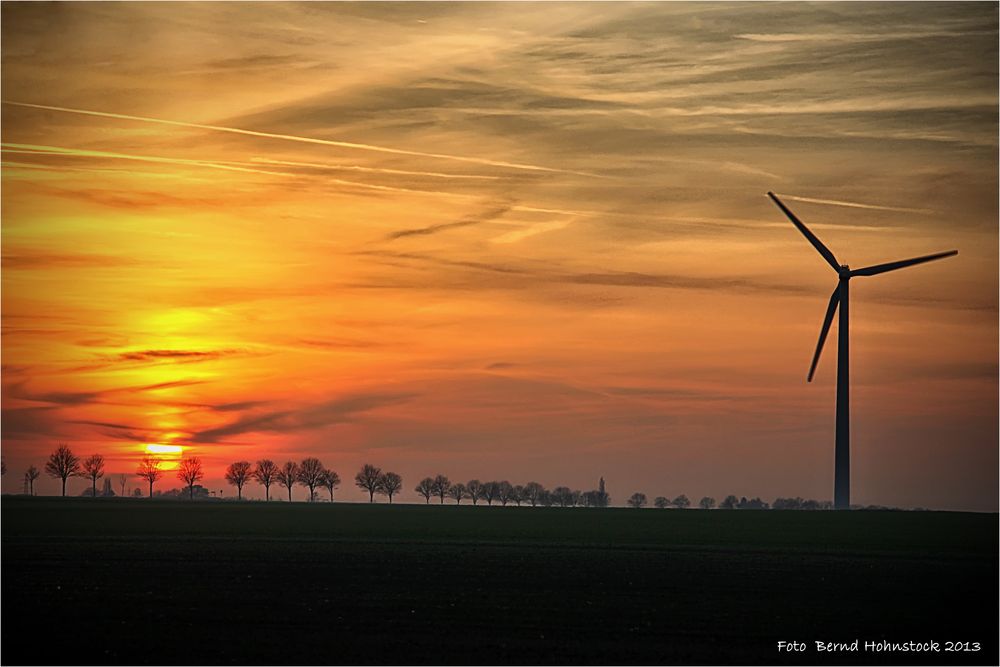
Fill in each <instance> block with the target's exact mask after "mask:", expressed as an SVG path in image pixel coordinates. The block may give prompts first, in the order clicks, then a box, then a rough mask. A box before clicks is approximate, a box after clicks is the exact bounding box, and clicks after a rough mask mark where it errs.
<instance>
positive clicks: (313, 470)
mask: <svg viewBox="0 0 1000 667" xmlns="http://www.w3.org/2000/svg"><path fill="white" fill-rule="evenodd" d="M324 471H326V468H324V467H323V464H322V463H320V460H319V459H317V458H308V459H303V460H302V463H300V464H299V477H298V479H299V484H301V485H302V486H304V487H306V488H307V489H309V502H312V501H313V500H315V499H316V487H317V486H319V485H320V483H321V482H322V481H323V472H324Z"/></svg>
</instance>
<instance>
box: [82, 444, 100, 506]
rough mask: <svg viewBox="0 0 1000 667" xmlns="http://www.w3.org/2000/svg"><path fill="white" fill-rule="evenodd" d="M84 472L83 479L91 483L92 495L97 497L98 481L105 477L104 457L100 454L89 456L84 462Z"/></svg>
mask: <svg viewBox="0 0 1000 667" xmlns="http://www.w3.org/2000/svg"><path fill="white" fill-rule="evenodd" d="M82 467H83V471H82V472H81V473H80V476H81V477H86V478H88V479H89V480H90V482H91V495H92V496H93V497H94V498H96V497H97V480H98V479H100V478H101V477H104V457H103V456H101V455H100V454H93V455H91V456H88V457H87V458H86V459H85V460H84V461H83V466H82Z"/></svg>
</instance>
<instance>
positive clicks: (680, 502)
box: [674, 493, 691, 510]
mask: <svg viewBox="0 0 1000 667" xmlns="http://www.w3.org/2000/svg"><path fill="white" fill-rule="evenodd" d="M674 507H676V508H677V509H679V510H686V509H687V508H689V507H691V501H690V500H688V497H687V496H685V495H684V494H683V493H682V494H681V495H679V496H677V497H676V498H674Z"/></svg>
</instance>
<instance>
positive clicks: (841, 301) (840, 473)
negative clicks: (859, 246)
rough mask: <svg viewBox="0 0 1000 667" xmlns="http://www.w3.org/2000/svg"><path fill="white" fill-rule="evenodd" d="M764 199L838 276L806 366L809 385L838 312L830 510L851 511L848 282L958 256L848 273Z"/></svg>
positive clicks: (796, 222)
mask: <svg viewBox="0 0 1000 667" xmlns="http://www.w3.org/2000/svg"><path fill="white" fill-rule="evenodd" d="M767 196H768V197H770V198H771V199H772V200H774V203H775V204H777V205H778V208H780V209H781V210H782V212H784V214H785V215H787V216H788V219H789V220H791V221H792V224H794V225H795V226H796V227H797V228H798V230H799V231H800V232H802V235H803V236H805V237H806V239H807V240H808V241H809V243H811V244H812V246H813V247H814V248H816V250H817V251H818V252H819V254H820V255H822V256H823V259H825V260H826V261H827V263H828V264H829V265H830V266H831V267H832V268H833V270H834V271H836V272H837V275H838V276H839V280H838V282H837V287H836V288H835V289H834V290H833V294H832V295H830V304H829V305H828V306H827V308H826V317H825V318H823V328H822V329H820V332H819V342H818V343H817V344H816V353H815V354H814V355H813V359H812V364H811V365H810V366H809V376H808V380H807V381H808V382H812V379H813V374H814V373H815V372H816V364H817V363H818V362H819V354H820V352H822V351H823V343H824V342H826V335H827V333H828V332H829V331H830V324H831V323H832V322H833V315H834V313H836V312H837V308H838V307H839V308H840V317H839V318H838V321H837V325H838V326H837V444H836V449H835V452H834V474H833V506H834V509H838V510H846V509H850V507H851V408H850V403H851V400H850V392H851V387H850V358H849V354H850V353H849V347H850V335H849V333H850V328H849V321H850V301H849V298H848V297H849V295H850V290H849V287H850V284H851V283H850V281H851V278H857V277H861V276H877V275H878V274H880V273H886V272H888V271H895V270H896V269H904V268H906V267H908V266H913V265H915V264H923V263H924V262H932V261H934V260H935V259H944V258H945V257H951V256H952V255H957V254H958V251H957V250H949V251H947V252H939V253H935V254H933V255H924V256H923V257H914V258H912V259H901V260H899V261H897V262H888V263H886V264H875V265H873V266H866V267H864V268H862V269H851V267H849V266H848V265H847V264H840V263H838V262H837V258H836V257H834V255H833V253H832V252H830V249H829V248H827V247H826V246H825V245H823V243H822V242H821V241H820V240H819V239H818V238H816V235H815V234H813V233H812V232H811V231H809V228H808V227H806V226H805V225H804V224H803V223H802V221H801V220H799V219H798V218H797V217H795V214H794V213H792V212H791V211H790V210H788V207H787V206H785V205H784V204H783V203H782V202H781V200H780V199H778V197H777V196H776V195H775V194H774V193H773V192H768V193H767Z"/></svg>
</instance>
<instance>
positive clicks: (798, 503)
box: [773, 498, 804, 510]
mask: <svg viewBox="0 0 1000 667" xmlns="http://www.w3.org/2000/svg"><path fill="white" fill-rule="evenodd" d="M803 502H804V501H803V500H802V499H801V498H775V499H774V505H773V507H774V509H776V510H797V509H801V508H802V503H803Z"/></svg>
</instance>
